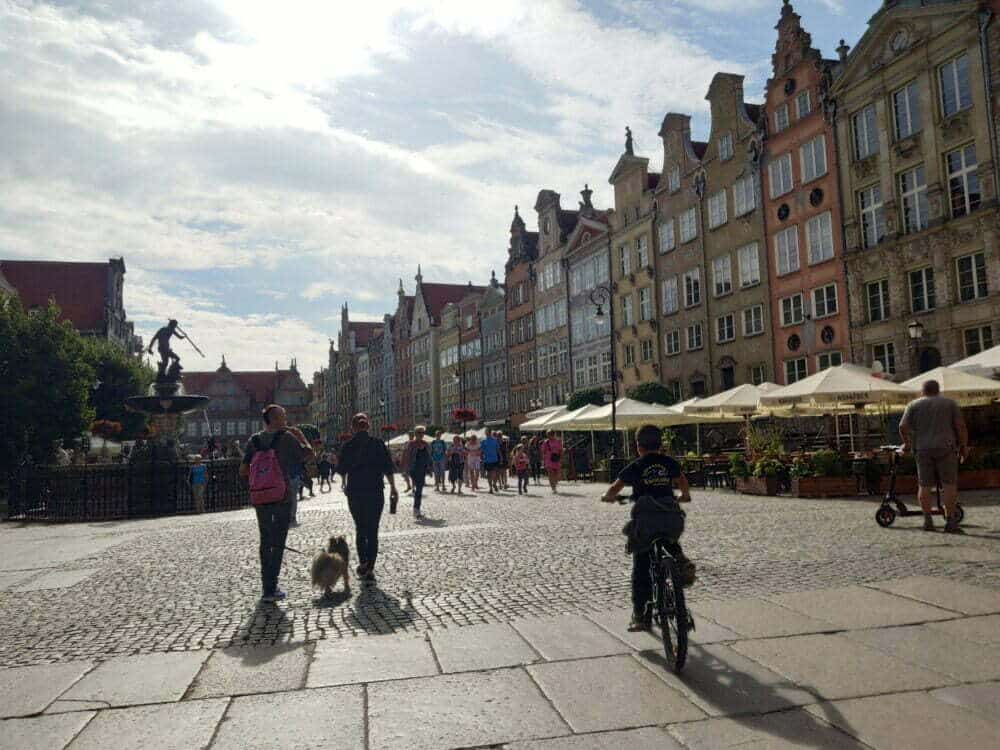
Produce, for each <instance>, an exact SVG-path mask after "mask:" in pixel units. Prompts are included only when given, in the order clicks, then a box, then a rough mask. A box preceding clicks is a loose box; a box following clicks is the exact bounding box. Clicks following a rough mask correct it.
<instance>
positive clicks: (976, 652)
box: [845, 625, 1000, 682]
mask: <svg viewBox="0 0 1000 750" xmlns="http://www.w3.org/2000/svg"><path fill="white" fill-rule="evenodd" d="M845 635H846V637H848V638H850V639H851V640H855V641H858V642H859V643H863V644H864V645H866V646H869V647H871V648H876V649H878V650H879V651H882V652H884V653H887V654H892V655H893V656H896V657H899V658H900V659H902V660H904V661H906V662H908V663H910V664H915V665H917V666H918V667H924V668H925V669H931V670H933V671H935V672H939V673H941V674H946V675H948V676H950V677H953V678H955V679H956V680H957V681H959V682H984V681H986V680H998V679H1000V645H987V644H982V643H973V642H972V641H966V640H963V639H961V638H951V639H947V638H942V637H941V634H940V633H938V632H935V631H934V630H933V629H931V628H929V627H927V626H926V625H909V626H904V627H900V628H879V629H877V630H855V631H853V632H850V633H847V634H845Z"/></svg>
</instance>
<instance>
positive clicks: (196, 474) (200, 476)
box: [191, 464, 208, 484]
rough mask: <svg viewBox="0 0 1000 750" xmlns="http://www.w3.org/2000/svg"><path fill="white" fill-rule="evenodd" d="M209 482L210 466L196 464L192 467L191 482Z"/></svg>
mask: <svg viewBox="0 0 1000 750" xmlns="http://www.w3.org/2000/svg"><path fill="white" fill-rule="evenodd" d="M206 482H208V467H207V466H205V464H195V465H194V466H192V467H191V484H205V483H206Z"/></svg>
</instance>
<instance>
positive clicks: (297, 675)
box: [186, 643, 313, 699]
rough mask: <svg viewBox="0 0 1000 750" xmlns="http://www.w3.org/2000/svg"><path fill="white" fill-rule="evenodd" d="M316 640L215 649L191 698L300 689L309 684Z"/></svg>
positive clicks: (189, 694)
mask: <svg viewBox="0 0 1000 750" xmlns="http://www.w3.org/2000/svg"><path fill="white" fill-rule="evenodd" d="M312 648H313V646H312V644H303V643H292V644H281V645H278V646H241V647H236V648H226V649H219V650H217V651H213V652H212V655H211V656H210V657H209V659H208V661H207V662H206V663H205V665H204V666H203V667H202V669H201V672H199V673H198V676H197V677H196V678H195V681H194V684H192V685H191V688H190V689H189V690H188V693H187V696H186V697H187V698H190V699H195V698H208V697H215V696H224V695H247V694H250V693H274V692H280V691H283V690H298V689H299V688H301V687H304V686H305V681H306V670H307V669H308V667H309V661H310V654H311V651H312Z"/></svg>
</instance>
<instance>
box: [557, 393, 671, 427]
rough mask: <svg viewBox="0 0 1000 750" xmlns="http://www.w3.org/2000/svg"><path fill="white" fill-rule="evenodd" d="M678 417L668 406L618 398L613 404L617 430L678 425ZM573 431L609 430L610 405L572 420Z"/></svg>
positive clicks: (597, 408) (599, 407)
mask: <svg viewBox="0 0 1000 750" xmlns="http://www.w3.org/2000/svg"><path fill="white" fill-rule="evenodd" d="M678 418H679V415H678V414H677V412H675V411H673V410H672V409H671V407H669V406H663V405H661V404H647V403H645V402H644V401H636V400H635V399H631V398H620V399H618V400H617V401H616V402H615V426H616V427H617V428H618V429H626V428H627V429H634V428H636V427H642V426H643V425H645V424H654V425H657V426H660V427H665V426H668V425H671V424H679V422H678V421H677V420H678ZM573 429H578V430H610V429H611V404H605V405H604V406H598V407H596V408H595V409H594V410H593V411H588V412H587V413H586V414H582V415H580V416H579V417H577V418H576V419H574V420H573Z"/></svg>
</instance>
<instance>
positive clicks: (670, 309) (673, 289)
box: [660, 276, 678, 315]
mask: <svg viewBox="0 0 1000 750" xmlns="http://www.w3.org/2000/svg"><path fill="white" fill-rule="evenodd" d="M660 290H661V292H662V297H663V300H662V302H663V314H664V315H669V314H670V313H675V312H677V309H678V301H677V277H676V276H671V277H670V278H669V279H665V280H664V281H663V283H662V284H660Z"/></svg>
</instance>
